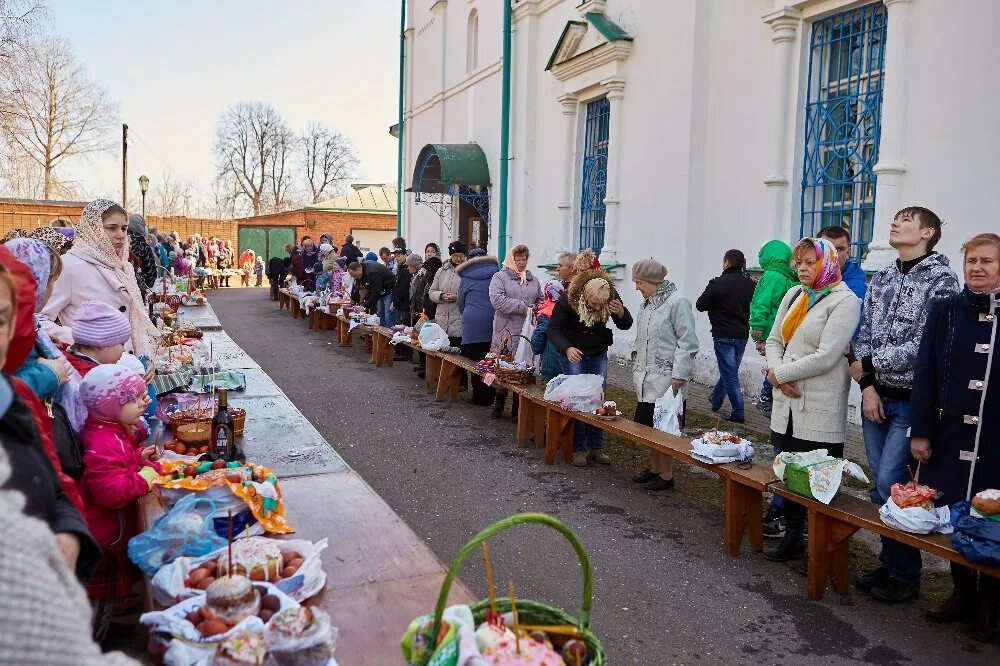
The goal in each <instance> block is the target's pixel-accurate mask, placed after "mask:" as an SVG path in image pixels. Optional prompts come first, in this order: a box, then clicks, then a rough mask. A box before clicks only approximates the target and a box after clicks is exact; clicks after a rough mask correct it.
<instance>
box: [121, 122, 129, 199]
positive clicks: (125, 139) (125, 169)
mask: <svg viewBox="0 0 1000 666" xmlns="http://www.w3.org/2000/svg"><path fill="white" fill-rule="evenodd" d="M122 208H124V209H125V210H128V125H126V124H125V123H122Z"/></svg>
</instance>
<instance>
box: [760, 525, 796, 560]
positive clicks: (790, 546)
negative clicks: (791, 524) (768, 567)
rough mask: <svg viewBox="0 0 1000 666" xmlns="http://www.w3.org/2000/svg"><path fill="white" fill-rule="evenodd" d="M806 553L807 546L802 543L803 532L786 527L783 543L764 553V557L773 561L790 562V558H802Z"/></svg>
mask: <svg viewBox="0 0 1000 666" xmlns="http://www.w3.org/2000/svg"><path fill="white" fill-rule="evenodd" d="M805 553H806V551H805V548H804V547H803V545H802V533H801V532H799V531H798V530H792V529H786V530H785V536H784V537H782V539H781V543H779V544H778V545H777V546H776V547H774V548H772V549H771V550H769V551H767V552H766V553H764V557H765V558H766V559H768V560H771V561H772V562H788V561H789V560H798V559H801V558H802V556H803V555H805Z"/></svg>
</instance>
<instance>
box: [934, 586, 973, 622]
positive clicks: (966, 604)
mask: <svg viewBox="0 0 1000 666" xmlns="http://www.w3.org/2000/svg"><path fill="white" fill-rule="evenodd" d="M975 615H976V597H975V596H974V595H973V596H972V597H971V598H970V597H969V596H968V595H967V593H966V592H965V591H964V590H962V589H960V588H958V587H956V588H955V589H954V590H952V592H951V596H950V597H948V599H947V600H946V601H944V602H942V603H940V604H938V605H937V606H931V607H930V608H928V609H927V613H926V614H925V617H926V618H927V621H928V622H956V621H958V620H961V621H962V622H971V621H972V619H973V618H974V617H975Z"/></svg>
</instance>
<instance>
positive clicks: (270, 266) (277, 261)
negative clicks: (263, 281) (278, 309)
mask: <svg viewBox="0 0 1000 666" xmlns="http://www.w3.org/2000/svg"><path fill="white" fill-rule="evenodd" d="M267 279H268V281H270V283H271V300H272V301H276V300H278V290H279V289H281V285H282V283H283V282H284V281H285V260H284V259H282V258H281V257H278V256H274V257H271V260H270V261H268V262H267Z"/></svg>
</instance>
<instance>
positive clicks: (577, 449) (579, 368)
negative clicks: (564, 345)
mask: <svg viewBox="0 0 1000 666" xmlns="http://www.w3.org/2000/svg"><path fill="white" fill-rule="evenodd" d="M559 364H560V365H561V366H562V373H563V374H564V375H600V376H601V377H604V381H605V383H606V382H607V379H608V353H607V352H604V353H603V354H601V355H600V356H584V357H583V358H582V359H581V360H580V362H579V363H570V361H569V359H568V358H566V357H565V356H562V357H560V358H559ZM603 447H604V431H603V430H601V429H600V428H596V427H594V426H592V425H590V424H588V423H583V422H581V421H574V422H573V453H583V452H585V451H597V450H599V449H601V448H603Z"/></svg>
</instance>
